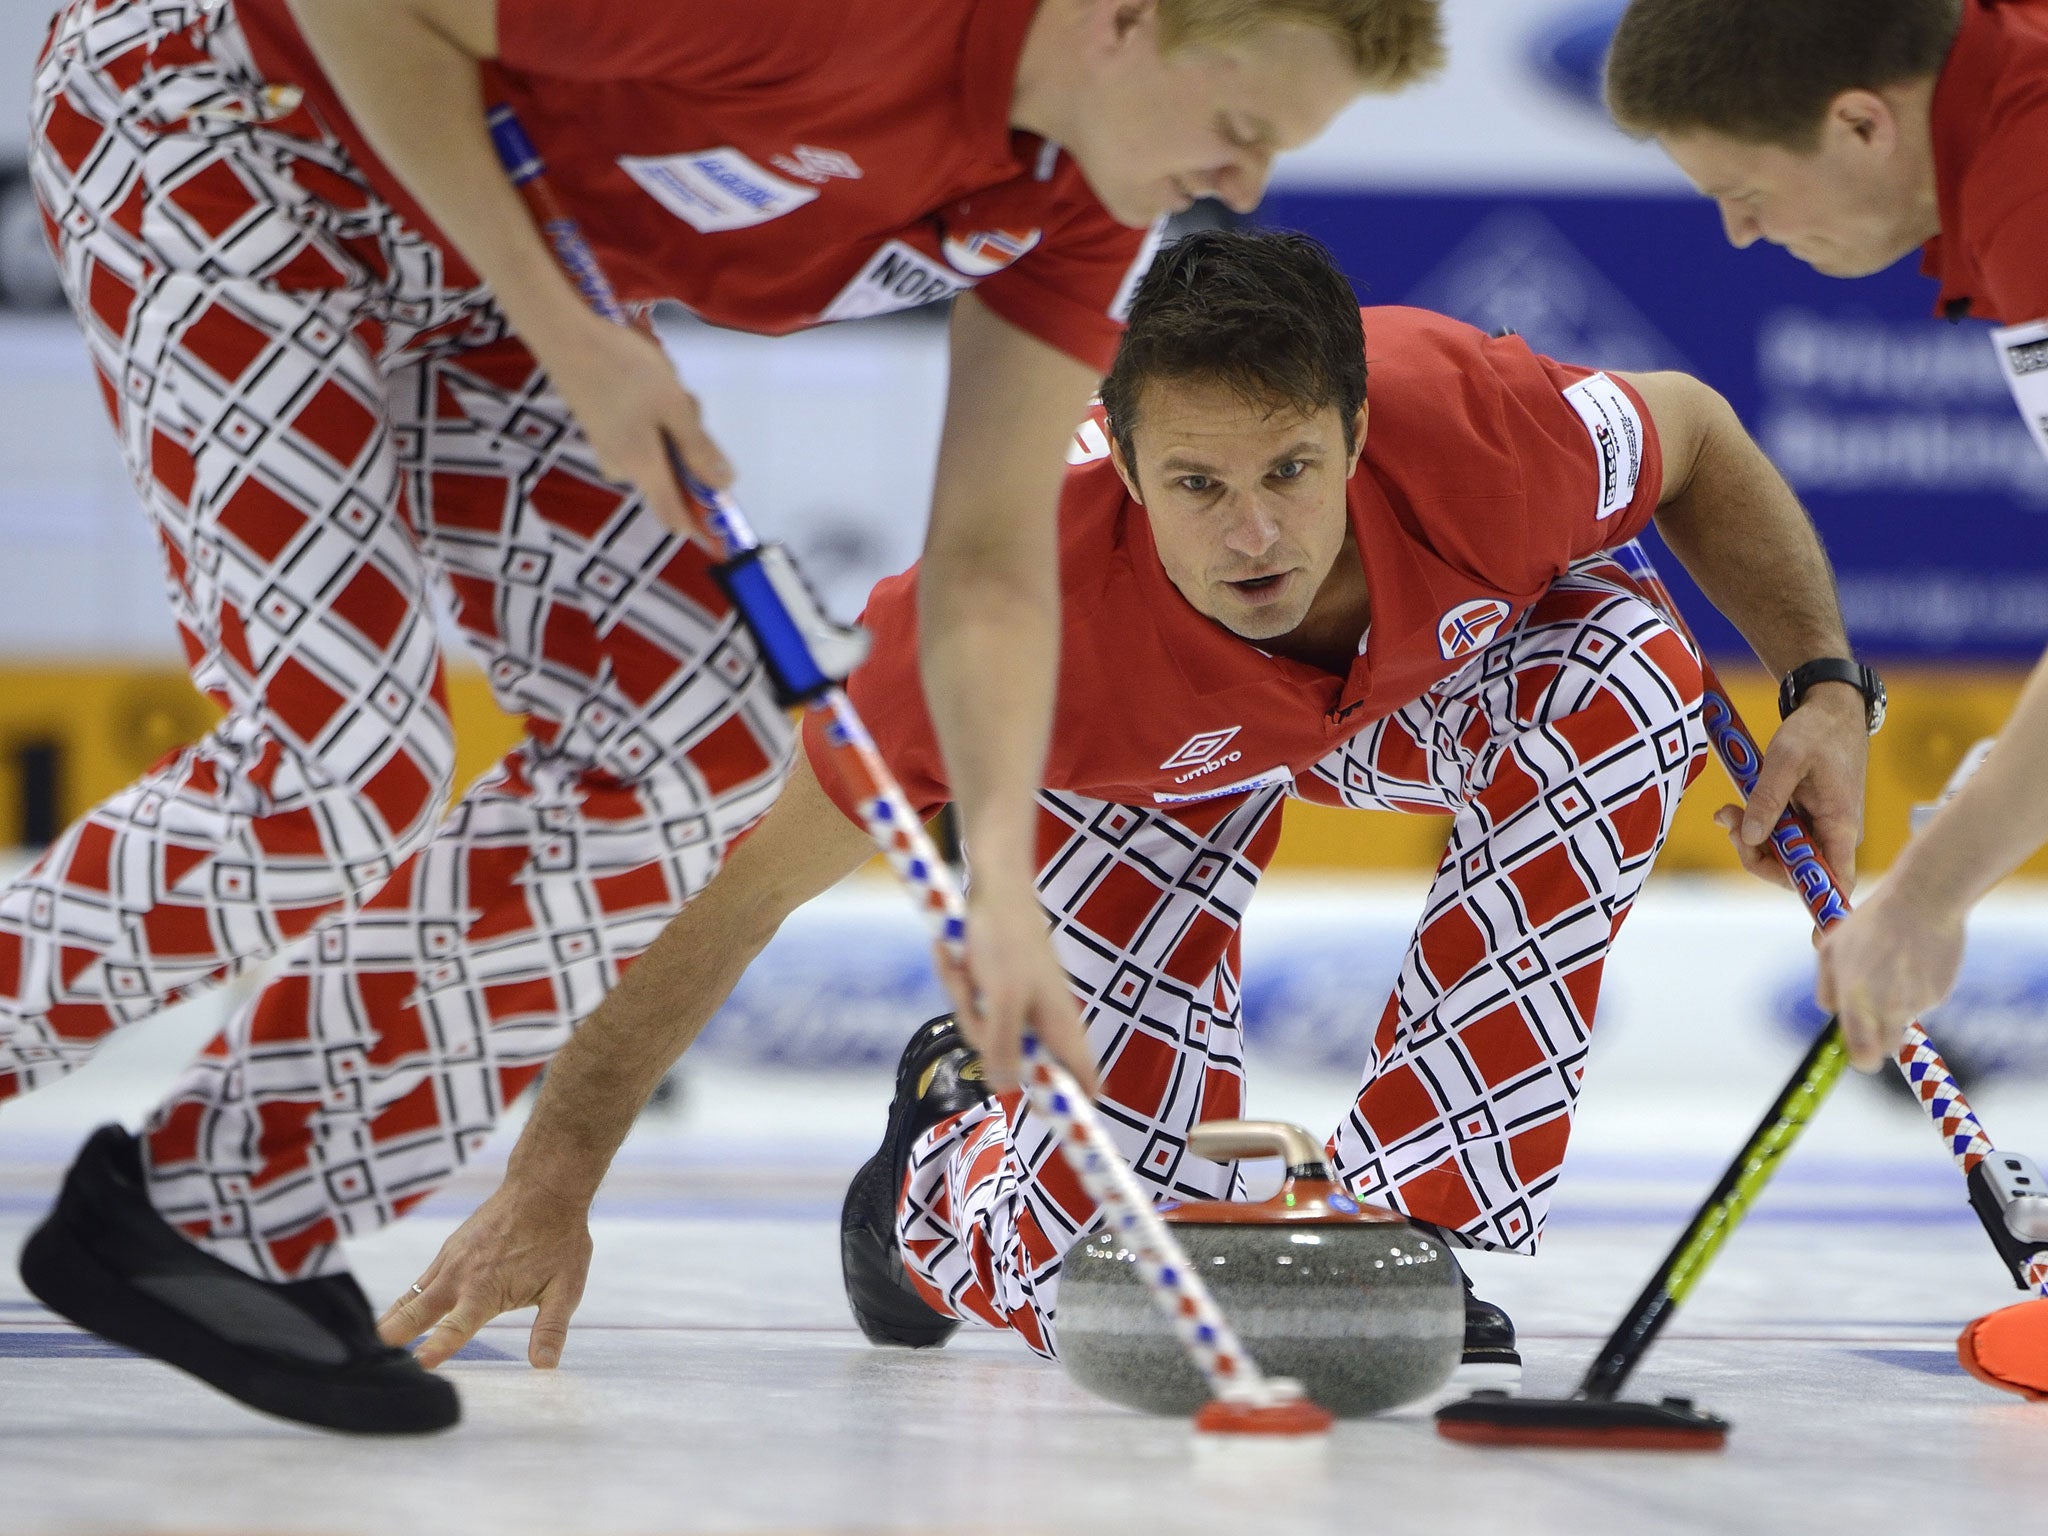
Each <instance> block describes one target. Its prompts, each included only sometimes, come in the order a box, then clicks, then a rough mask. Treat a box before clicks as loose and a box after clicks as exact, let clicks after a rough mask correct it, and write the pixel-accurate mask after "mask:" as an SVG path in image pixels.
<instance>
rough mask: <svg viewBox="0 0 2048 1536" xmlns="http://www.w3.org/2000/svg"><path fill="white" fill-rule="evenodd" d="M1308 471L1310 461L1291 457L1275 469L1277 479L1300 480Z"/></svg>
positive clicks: (1274, 474)
mask: <svg viewBox="0 0 2048 1536" xmlns="http://www.w3.org/2000/svg"><path fill="white" fill-rule="evenodd" d="M1307 473H1308V462H1307V461H1306V460H1304V459H1290V460H1288V461H1287V462H1286V463H1285V464H1282V465H1280V466H1279V467H1278V468H1277V469H1275V470H1274V471H1273V478H1274V479H1276V480H1299V479H1300V478H1301V477H1302V476H1303V475H1305V474H1307Z"/></svg>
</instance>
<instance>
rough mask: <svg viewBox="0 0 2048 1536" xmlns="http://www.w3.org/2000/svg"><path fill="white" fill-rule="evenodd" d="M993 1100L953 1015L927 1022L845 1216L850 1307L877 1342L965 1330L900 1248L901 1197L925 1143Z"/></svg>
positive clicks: (844, 1270) (842, 1257)
mask: <svg viewBox="0 0 2048 1536" xmlns="http://www.w3.org/2000/svg"><path fill="white" fill-rule="evenodd" d="M988 1097H989V1091H988V1084H987V1083H986V1082H985V1081H984V1080H983V1077H982V1070H981V1058H980V1057H979V1056H978V1055H976V1054H975V1053H974V1050H973V1048H972V1047H970V1046H969V1045H968V1044H967V1043H966V1042H965V1041H964V1040H962V1039H961V1038H960V1029H959V1026H958V1025H956V1024H955V1023H954V1022H953V1016H952V1015H951V1014H941V1015H940V1016H939V1017H938V1018H936V1019H930V1020H927V1021H926V1022H925V1023H924V1024H922V1025H920V1026H919V1027H918V1031H917V1033H916V1034H914V1035H912V1036H911V1037H910V1044H908V1045H906V1046H905V1047H904V1048H903V1057H902V1059H901V1060H900V1061H899V1062H898V1063H897V1064H896V1096H895V1098H894V1099H892V1100H891V1101H890V1104H889V1124H888V1128H887V1129H886V1130H884V1131H883V1132H882V1145H881V1147H880V1149H879V1150H878V1151H877V1152H876V1153H875V1155H874V1156H873V1157H871V1158H869V1159H868V1160H867V1161H866V1162H865V1163H863V1164H862V1165H861V1169H860V1172H858V1173H856V1174H855V1175H854V1176H853V1182H852V1183H851V1184H850V1185H848V1186H847V1189H846V1204H845V1205H843V1206H842V1207H841V1208H840V1211H839V1270H840V1274H841V1276H842V1277H843V1279H844V1280H845V1283H846V1303H847V1305H848V1306H850V1307H851V1308H852V1309H853V1320H854V1321H855V1322H857V1323H859V1324H860V1331H861V1332H862V1333H864V1334H866V1335H867V1337H868V1342H869V1343H871V1344H894V1345H900V1346H902V1347H905V1348H908V1349H935V1348H937V1347H938V1346H939V1345H941V1344H943V1343H945V1342H946V1340H948V1339H950V1338H951V1337H953V1335H954V1333H955V1332H956V1331H957V1330H958V1329H959V1327H960V1323H959V1320H958V1319H957V1318H951V1317H948V1316H946V1315H945V1314H944V1313H943V1312H939V1311H937V1310H935V1309H934V1308H933V1307H931V1306H930V1305H929V1304H928V1303H927V1302H926V1301H925V1299H924V1298H923V1297H922V1296H920V1295H918V1293H917V1289H916V1287H915V1286H913V1285H912V1284H911V1283H910V1277H909V1276H908V1275H906V1274H905V1273H904V1272H903V1253H902V1250H901V1249H900V1248H899V1247H898V1246H897V1243H896V1198H897V1195H898V1194H899V1193H900V1192H901V1190H902V1188H903V1177H904V1174H905V1172H906V1171H907V1170H908V1169H909V1167H910V1149H911V1147H912V1146H913V1145H915V1143H916V1141H917V1138H918V1137H920V1136H922V1135H923V1134H924V1133H925V1132H926V1131H928V1130H930V1129H931V1128H932V1127H933V1126H935V1125H937V1124H938V1123H939V1122H940V1121H941V1120H946V1119H950V1118H951V1117H952V1116H954V1115H957V1114H959V1113H961V1112H962V1111H963V1110H969V1109H972V1108H974V1106H975V1105H977V1104H979V1103H981V1102H982V1101H983V1100H985V1099H987V1098H988Z"/></svg>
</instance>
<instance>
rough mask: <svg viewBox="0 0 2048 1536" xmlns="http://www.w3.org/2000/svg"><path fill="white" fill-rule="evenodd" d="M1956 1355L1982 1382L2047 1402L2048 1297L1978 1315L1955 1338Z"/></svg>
mask: <svg viewBox="0 0 2048 1536" xmlns="http://www.w3.org/2000/svg"><path fill="white" fill-rule="evenodd" d="M1956 1358H1957V1359H1958V1360H1960V1361H1962V1362H1963V1369H1964V1370H1966V1371H1968V1372H1969V1373H1970V1374H1971V1375H1972V1376H1974V1377H1976V1378H1977V1379H1978V1380H1979V1381H1981V1382H1983V1383H1984V1384H1985V1385H1986V1386H1991V1387H1998V1388H2001V1389H2002V1390H2004V1391H2007V1392H2017V1393H2019V1395H2020V1396H2021V1397H2024V1398H2025V1399H2026V1400H2027V1401H2028V1402H2030V1403H2048V1298H2039V1299H2036V1300H2034V1301H2023V1302H2020V1303H2019V1304H2017V1305H2016V1306H2010V1307H2001V1308H2000V1309H1999V1310H1998V1311H1996V1312H1989V1313H1986V1314H1985V1315H1984V1316H1983V1317H1980V1318H1978V1319H1977V1320H1976V1321H1975V1322H1974V1323H1971V1324H1970V1326H1969V1327H1967V1328H1965V1329H1964V1330H1963V1332H1962V1336H1961V1337H1959V1338H1958V1339H1957V1340H1956Z"/></svg>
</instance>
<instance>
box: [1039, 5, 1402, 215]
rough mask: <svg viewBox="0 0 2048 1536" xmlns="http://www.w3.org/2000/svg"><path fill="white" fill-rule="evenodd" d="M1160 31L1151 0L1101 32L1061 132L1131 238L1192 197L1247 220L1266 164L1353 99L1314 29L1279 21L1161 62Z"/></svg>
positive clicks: (1352, 81) (1350, 83) (1338, 55)
mask: <svg viewBox="0 0 2048 1536" xmlns="http://www.w3.org/2000/svg"><path fill="white" fill-rule="evenodd" d="M1158 22H1159V18H1158V13H1157V12H1156V11H1155V10H1154V9H1153V6H1152V4H1151V3H1150V0H1136V3H1133V4H1129V5H1126V6H1124V7H1123V8H1121V9H1120V10H1117V11H1115V12H1114V13H1113V14H1112V15H1111V17H1110V18H1109V19H1108V20H1106V21H1105V22H1104V24H1103V31H1102V36H1101V39H1100V46H1099V48H1098V49H1097V50H1096V53H1095V55H1094V56H1093V57H1092V58H1091V59H1090V60H1088V61H1086V62H1087V64H1092V66H1093V68H1092V69H1090V70H1089V71H1088V72H1089V74H1090V77H1091V78H1090V81H1089V88H1088V89H1087V90H1085V91H1082V92H1079V93H1077V95H1076V96H1075V98H1074V101H1075V113H1074V117H1073V119H1072V120H1071V121H1069V122H1068V123H1067V124H1066V125H1065V128H1064V142H1065V147H1066V149H1067V151H1068V153H1070V154H1071V155H1073V157H1074V159H1075V161H1076V163H1078V164H1079V166H1080V167H1081V171H1082V174H1083V175H1085V176H1086V177H1087V178H1088V185H1089V186H1090V187H1091V188H1092V189H1093V190H1094V192H1095V195H1096V197H1098V198H1099V199H1100V200H1101V202H1102V205H1103V206H1104V207H1105V208H1107V209H1108V210H1109V212H1110V214H1111V216H1112V217H1114V218H1115V219H1117V220H1118V221H1119V222H1121V223H1124V224H1128V225H1131V226H1133V227H1140V226H1143V225H1146V224H1150V223H1151V222H1152V221H1153V220H1154V219H1156V218H1159V217H1161V216H1162V215H1165V214H1172V213H1179V212H1181V211H1182V210H1183V209H1185V208H1187V207H1188V206H1189V205H1190V204H1191V203H1193V202H1194V201H1195V200H1196V199H1197V198H1200V197H1214V198H1217V199H1218V200H1219V201H1221V202H1223V203H1224V204H1225V205H1227V206H1228V207H1230V208H1233V209H1235V210H1236V211H1237V212H1239V213H1249V212H1251V210H1252V209H1253V208H1255V207H1257V206H1258V202H1259V198H1260V197H1261V196H1262V195H1263V194H1264V192H1265V190H1266V181H1267V178H1268V177H1269V176H1270V175H1271V174H1272V169H1273V157H1274V156H1275V155H1277V154H1278V153H1279V152H1280V151H1282V150H1285V149H1293V148H1295V147H1296V146H1297V145H1301V144H1306V143H1307V142H1308V141H1309V140H1310V139H1313V138H1314V137H1315V136H1316V135H1317V134H1319V133H1321V132H1322V131H1323V129H1324V128H1326V127H1327V126H1329V123H1330V120H1331V119H1332V118H1333V117H1335V116H1336V115H1337V114H1338V113H1339V112H1341V111H1342V110H1343V109H1344V108H1345V107H1346V106H1348V105H1349V104H1350V103H1351V100H1352V99H1353V98H1354V97H1355V96H1357V95H1358V94H1359V92H1360V90H1361V89H1362V87H1361V85H1360V83H1359V79H1358V76H1357V73H1356V72H1355V71H1354V69H1353V68H1352V65H1351V61H1350V59H1349V57H1348V56H1347V55H1346V53H1345V52H1344V50H1343V48H1342V46H1341V45H1340V44H1339V43H1338V42H1337V40H1336V39H1335V38H1334V37H1332V36H1331V35H1330V34H1328V33H1326V32H1323V31H1321V30H1319V29H1317V28H1313V27H1307V26H1301V25H1297V24H1294V23H1290V22H1276V23H1274V24H1272V25H1270V26H1267V27H1264V28H1262V29H1261V30H1260V31H1258V32H1256V33H1254V34H1253V35H1252V36H1250V37H1249V38H1246V39H1244V40H1243V41H1242V42H1237V43H1230V44H1219V45H1215V46H1209V45H1203V46H1188V47H1183V48H1178V49H1176V50H1174V51H1173V52H1172V53H1170V54H1163V53H1161V51H1160V46H1159V25H1158ZM1084 67H1085V66H1084Z"/></svg>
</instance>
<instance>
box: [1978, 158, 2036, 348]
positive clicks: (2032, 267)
mask: <svg viewBox="0 0 2048 1536" xmlns="http://www.w3.org/2000/svg"><path fill="white" fill-rule="evenodd" d="M2042 153H2043V155H2044V156H2048V141H2044V144H2043V148H2042ZM2036 174H2037V175H2038V172H2037V173H2036ZM1973 254H1974V255H1975V257H1976V259H1977V271H1978V273H1979V274H1980V275H1981V276H1982V278H1983V279H1984V288H1985V290H1986V291H1985V298H1986V299H1987V300H1988V302H1987V303H1986V304H1984V305H1983V306H1982V309H1983V310H1984V311H1986V312H1995V313H1996V315H1997V317H1998V320H1999V323H2000V324H2003V325H2025V324H2026V323H2027V322H2028V321H2030V320H2048V189H2043V190H2042V191H2041V192H2040V193H2039V194H2038V195H2037V196H2034V197H2030V198H2028V199H2027V200H2026V201H2025V202H2022V203H2019V204H2017V205H2015V206H2014V207H2013V208H2012V209H2011V210H2010V211H2008V212H2007V213H2006V214H2005V215H2004V216H2003V217H2002V218H2000V219H1999V221H1998V223H1997V224H1996V225H1994V226H1993V227H1992V229H1991V230H1990V231H1989V233H1987V234H1986V235H1985V236H1984V237H1983V238H1982V239H1981V240H1980V241H1979V242H1978V245H1977V249H1976V251H1975V252H1974V253H1973Z"/></svg>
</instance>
